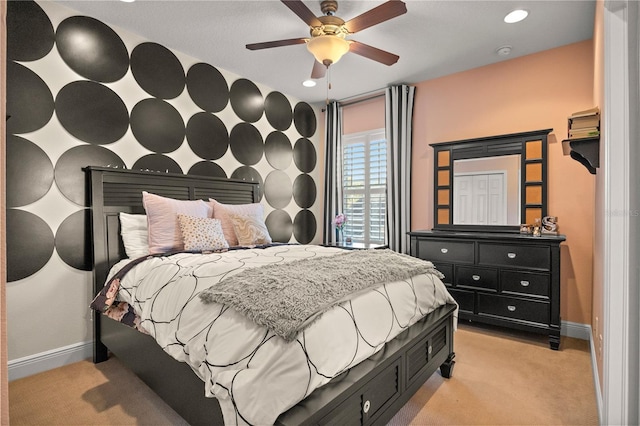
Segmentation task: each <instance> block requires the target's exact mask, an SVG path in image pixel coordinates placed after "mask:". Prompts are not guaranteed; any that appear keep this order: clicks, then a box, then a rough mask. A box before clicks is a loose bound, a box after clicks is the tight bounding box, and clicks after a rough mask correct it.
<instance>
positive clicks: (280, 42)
mask: <svg viewBox="0 0 640 426" xmlns="http://www.w3.org/2000/svg"><path fill="white" fill-rule="evenodd" d="M307 40H309V39H308V38H289V39H286V40H275V41H265V42H263V43H251V44H247V49H249V50H259V49H269V48H271V47H280V46H291V45H294V44H304V43H306V42H307Z"/></svg>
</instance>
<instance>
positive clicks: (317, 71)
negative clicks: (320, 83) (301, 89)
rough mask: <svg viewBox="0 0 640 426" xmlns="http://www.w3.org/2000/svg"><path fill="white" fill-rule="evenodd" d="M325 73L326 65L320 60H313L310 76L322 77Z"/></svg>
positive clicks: (314, 77)
mask: <svg viewBox="0 0 640 426" xmlns="http://www.w3.org/2000/svg"><path fill="white" fill-rule="evenodd" d="M326 73H327V67H326V66H324V65H323V64H321V63H320V62H318V61H316V60H315V59H314V60H313V70H311V78H313V79H317V78H322V77H324V76H325V74H326Z"/></svg>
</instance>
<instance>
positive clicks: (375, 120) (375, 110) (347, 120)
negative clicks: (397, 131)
mask: <svg viewBox="0 0 640 426" xmlns="http://www.w3.org/2000/svg"><path fill="white" fill-rule="evenodd" d="M384 104H385V102H384V96H378V97H377V98H373V99H370V100H367V101H362V102H358V103H356V104H352V105H347V106H345V107H343V108H342V133H343V134H345V135H350V134H352V133H360V132H364V131H367V130H375V129H384V107H385V106H384Z"/></svg>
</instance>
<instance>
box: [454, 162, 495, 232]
mask: <svg viewBox="0 0 640 426" xmlns="http://www.w3.org/2000/svg"><path fill="white" fill-rule="evenodd" d="M453 194H454V197H455V199H454V201H453V223H456V224H460V225H506V224H507V185H506V171H492V172H490V173H486V172H475V173H464V174H462V173H460V174H455V175H454V177H453Z"/></svg>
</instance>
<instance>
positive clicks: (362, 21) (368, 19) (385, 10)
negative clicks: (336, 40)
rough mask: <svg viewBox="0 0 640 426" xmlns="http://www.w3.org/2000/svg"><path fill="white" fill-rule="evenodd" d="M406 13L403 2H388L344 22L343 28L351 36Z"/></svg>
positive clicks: (396, 0) (405, 6)
mask: <svg viewBox="0 0 640 426" xmlns="http://www.w3.org/2000/svg"><path fill="white" fill-rule="evenodd" d="M406 12H407V5H406V4H405V3H404V2H403V1H400V0H390V1H388V2H386V3H382V4H381V5H380V6H377V7H374V8H373V9H371V10H369V11H367V12H364V13H363V14H362V15H358V16H356V17H355V18H353V19H351V20H349V21H347V22H345V24H344V26H345V27H346V28H347V30H348V31H349V32H350V33H351V34H353V33H356V32H358V31H362V30H364V29H365V28H369V27H372V26H374V25H377V24H379V23H381V22H384V21H388V20H389V19H392V18H395V17H396V16H400V15H402V14H404V13H406Z"/></svg>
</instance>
